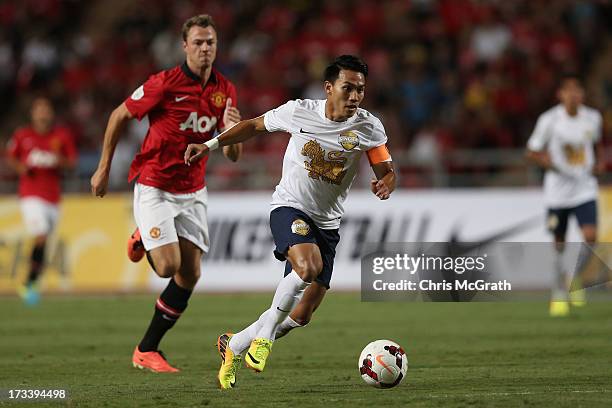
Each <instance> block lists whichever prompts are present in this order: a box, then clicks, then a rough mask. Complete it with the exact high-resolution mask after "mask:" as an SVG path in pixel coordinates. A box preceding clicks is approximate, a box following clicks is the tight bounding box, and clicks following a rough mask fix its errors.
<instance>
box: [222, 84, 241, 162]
mask: <svg viewBox="0 0 612 408" xmlns="http://www.w3.org/2000/svg"><path fill="white" fill-rule="evenodd" d="M228 93H229V96H228V98H227V100H226V101H225V110H224V111H223V128H221V129H219V130H220V131H221V132H225V131H226V130H227V129H229V128H231V127H232V126H234V125H236V124H237V123H238V122H240V120H242V117H241V116H240V111H239V110H238V108H237V98H236V88H235V87H234V86H233V85H231V84H230V86H229V89H228ZM223 155H224V156H225V157H227V158H228V159H230V160H231V161H233V162H235V161H238V159H240V156H242V143H236V144H233V145H229V146H223Z"/></svg>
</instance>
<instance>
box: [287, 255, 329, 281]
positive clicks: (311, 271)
mask: <svg viewBox="0 0 612 408" xmlns="http://www.w3.org/2000/svg"><path fill="white" fill-rule="evenodd" d="M292 265H293V270H294V271H295V272H296V273H297V274H298V275H299V276H300V278H302V280H303V281H304V282H312V281H313V280H315V279H316V278H317V276H319V274H320V273H321V271H322V270H323V262H322V261H321V260H319V259H312V258H311V259H307V258H298V259H297V260H296V261H295V262H294V263H292Z"/></svg>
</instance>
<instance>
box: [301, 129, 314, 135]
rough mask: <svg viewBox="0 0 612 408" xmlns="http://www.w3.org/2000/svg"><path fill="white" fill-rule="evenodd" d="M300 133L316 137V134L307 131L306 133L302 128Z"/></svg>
mask: <svg viewBox="0 0 612 408" xmlns="http://www.w3.org/2000/svg"><path fill="white" fill-rule="evenodd" d="M300 133H306V134H309V135H314V132H307V131H305V130H304V129H302V128H300Z"/></svg>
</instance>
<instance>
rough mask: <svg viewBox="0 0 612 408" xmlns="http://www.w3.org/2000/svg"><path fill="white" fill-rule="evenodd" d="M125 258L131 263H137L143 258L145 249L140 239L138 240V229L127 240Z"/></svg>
mask: <svg viewBox="0 0 612 408" xmlns="http://www.w3.org/2000/svg"><path fill="white" fill-rule="evenodd" d="M127 256H128V258H130V261H132V262H139V261H140V260H141V259H142V257H143V256H145V248H144V245H143V244H142V239H140V230H139V229H138V228H136V231H134V233H133V234H132V235H131V236H130V239H128V245H127Z"/></svg>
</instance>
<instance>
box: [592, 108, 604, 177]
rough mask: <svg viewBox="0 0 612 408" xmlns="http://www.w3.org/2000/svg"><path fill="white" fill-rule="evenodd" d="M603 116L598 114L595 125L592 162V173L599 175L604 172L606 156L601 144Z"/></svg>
mask: <svg viewBox="0 0 612 408" xmlns="http://www.w3.org/2000/svg"><path fill="white" fill-rule="evenodd" d="M603 128H604V126H603V118H602V117H601V115H598V121H597V126H596V130H595V132H596V138H597V139H596V142H595V146H593V147H594V148H595V163H593V174H594V175H595V176H600V175H602V174H604V173H605V172H606V156H605V154H606V153H605V148H604V144H603V131H602V129H603Z"/></svg>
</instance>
